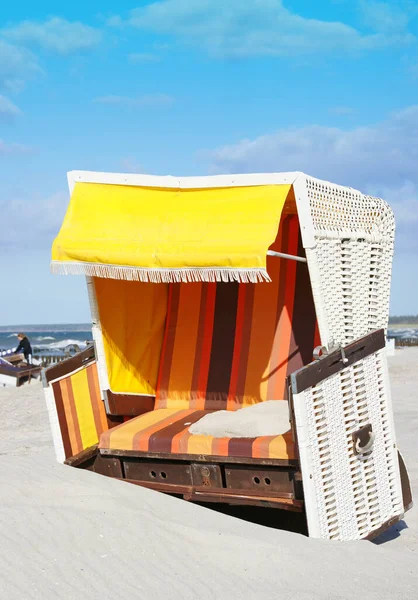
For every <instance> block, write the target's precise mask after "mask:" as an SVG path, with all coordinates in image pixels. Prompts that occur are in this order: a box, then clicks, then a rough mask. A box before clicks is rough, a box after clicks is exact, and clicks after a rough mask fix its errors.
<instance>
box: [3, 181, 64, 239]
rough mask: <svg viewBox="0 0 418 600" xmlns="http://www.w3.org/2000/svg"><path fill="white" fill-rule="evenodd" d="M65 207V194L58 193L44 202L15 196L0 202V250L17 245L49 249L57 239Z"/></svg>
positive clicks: (36, 198)
mask: <svg viewBox="0 0 418 600" xmlns="http://www.w3.org/2000/svg"><path fill="white" fill-rule="evenodd" d="M67 204H68V194H67V193H64V192H58V193H56V194H53V195H51V196H49V197H47V198H42V197H39V196H36V197H28V196H25V195H18V196H17V197H16V196H15V197H13V199H11V200H10V199H7V200H5V199H4V197H3V198H2V199H1V200H0V210H1V215H2V235H1V240H0V247H1V246H3V247H9V248H11V247H13V246H17V245H19V244H21V240H22V238H23V239H25V243H26V244H31V246H32V247H50V246H51V242H52V240H53V238H54V237H55V236H56V235H57V233H58V231H59V228H60V226H61V223H62V219H63V217H64V214H65V210H66V207H67Z"/></svg>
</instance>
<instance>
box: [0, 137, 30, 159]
mask: <svg viewBox="0 0 418 600" xmlns="http://www.w3.org/2000/svg"><path fill="white" fill-rule="evenodd" d="M30 152H32V148H31V147H30V146H26V145H24V144H13V143H12V144H6V142H3V140H2V139H0V156H1V155H7V154H29V153H30Z"/></svg>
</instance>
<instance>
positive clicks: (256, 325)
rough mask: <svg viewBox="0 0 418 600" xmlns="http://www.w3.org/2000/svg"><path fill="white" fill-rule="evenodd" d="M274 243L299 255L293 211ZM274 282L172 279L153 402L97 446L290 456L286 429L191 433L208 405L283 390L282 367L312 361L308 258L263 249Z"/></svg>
mask: <svg viewBox="0 0 418 600" xmlns="http://www.w3.org/2000/svg"><path fill="white" fill-rule="evenodd" d="M271 248H272V249H273V250H276V251H279V252H285V253H287V254H294V255H295V254H298V255H302V253H303V248H302V244H301V240H300V232H299V223H298V219H297V216H294V215H287V216H284V217H283V218H282V221H281V226H280V228H279V232H278V235H277V238H276V240H275V242H274V244H273V245H272V247H271ZM267 268H268V272H269V275H270V277H271V279H272V283H258V284H250V283H247V284H233V283H187V284H183V283H181V284H172V285H170V290H169V298H168V311H167V320H166V329H165V335H164V342H163V348H162V353H161V359H160V370H159V377H158V383H157V395H156V402H155V410H154V411H151V412H150V413H147V414H145V415H141V416H139V417H136V418H134V419H132V420H131V421H129V422H128V423H124V424H123V425H120V426H118V427H115V428H113V429H112V430H109V431H108V432H106V433H104V434H103V435H102V437H101V441H100V448H103V449H118V450H130V451H139V452H141V451H142V452H149V453H154V452H156V453H168V454H170V453H171V454H189V455H195V454H206V455H212V456H234V457H238V456H242V457H252V458H275V459H289V460H290V459H293V458H294V457H295V448H294V443H293V440H292V435H291V433H290V432H288V433H286V434H285V435H280V436H266V437H259V438H213V437H211V436H202V435H192V434H190V432H189V427H190V425H191V424H192V423H195V422H196V421H198V420H199V419H201V418H202V417H203V416H204V415H205V414H206V413H207V412H210V411H213V410H222V409H227V410H236V409H238V408H242V407H243V406H248V405H250V404H253V403H256V402H262V401H264V400H282V399H286V397H287V390H286V378H287V375H288V374H290V373H291V372H293V371H295V370H296V369H298V368H300V367H302V366H303V365H305V364H307V363H309V362H310V361H311V360H312V353H313V348H314V344H315V339H316V337H317V327H316V316H315V310H314V304H313V299H312V293H311V287H310V280H309V274H308V270H307V266H306V264H303V263H298V262H295V261H291V260H280V259H277V258H275V257H270V256H269V257H268V259H267Z"/></svg>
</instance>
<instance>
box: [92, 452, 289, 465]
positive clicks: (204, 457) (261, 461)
mask: <svg viewBox="0 0 418 600" xmlns="http://www.w3.org/2000/svg"><path fill="white" fill-rule="evenodd" d="M100 454H103V455H110V456H126V457H128V456H129V457H136V458H152V459H156V460H159V459H164V460H181V461H192V462H210V463H213V462H216V463H220V464H222V465H226V464H248V465H271V466H273V467H293V468H295V467H298V465H299V463H298V461H297V460H293V459H289V460H287V459H279V458H277V459H275V458H247V457H238V456H237V457H236V456H215V455H212V454H175V453H163V452H142V451H138V450H114V449H108V448H100Z"/></svg>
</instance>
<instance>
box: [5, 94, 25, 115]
mask: <svg viewBox="0 0 418 600" xmlns="http://www.w3.org/2000/svg"><path fill="white" fill-rule="evenodd" d="M21 114H22V111H21V110H20V108H18V107H17V106H16V105H15V104H13V102H12V101H11V100H9V99H8V98H6V96H2V95H1V94H0V121H13V120H14V119H15V118H16V117H19V116H20V115H21Z"/></svg>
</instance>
